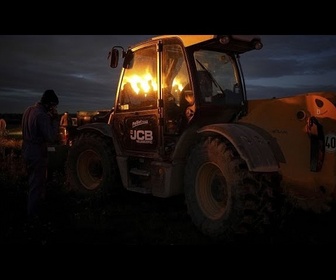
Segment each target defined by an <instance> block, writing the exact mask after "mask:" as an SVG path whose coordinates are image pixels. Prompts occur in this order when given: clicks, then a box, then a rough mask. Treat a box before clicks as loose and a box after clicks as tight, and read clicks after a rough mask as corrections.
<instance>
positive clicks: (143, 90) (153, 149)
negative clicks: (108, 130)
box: [112, 44, 161, 155]
mask: <svg viewBox="0 0 336 280" xmlns="http://www.w3.org/2000/svg"><path fill="white" fill-rule="evenodd" d="M128 55H131V56H132V58H131V59H130V60H129V61H130V63H129V66H128V67H127V68H123V70H122V76H121V80H120V81H119V86H118V94H117V99H116V105H115V112H114V116H113V124H112V125H113V126H114V131H115V132H116V136H117V139H118V141H119V144H120V146H121V147H122V149H123V151H126V153H128V154H144V155H149V154H158V153H159V145H160V130H161V129H160V126H159V119H160V110H159V107H158V103H159V102H158V100H159V92H160V87H159V82H158V81H159V74H160V73H159V71H158V61H159V59H160V55H159V52H158V48H157V44H149V45H146V46H144V47H141V48H138V49H136V50H134V51H133V52H128ZM126 59H129V58H126Z"/></svg>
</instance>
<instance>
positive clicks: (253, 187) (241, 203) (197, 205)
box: [184, 137, 282, 240]
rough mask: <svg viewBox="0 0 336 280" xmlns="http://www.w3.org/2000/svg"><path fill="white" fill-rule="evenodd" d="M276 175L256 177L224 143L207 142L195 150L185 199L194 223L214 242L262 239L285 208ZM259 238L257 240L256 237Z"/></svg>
mask: <svg viewBox="0 0 336 280" xmlns="http://www.w3.org/2000/svg"><path fill="white" fill-rule="evenodd" d="M274 178H277V174H259V175H257V174H253V173H251V172H249V171H248V169H247V165H246V163H245V161H244V160H243V159H242V158H241V157H240V156H239V154H238V153H237V151H236V150H235V148H234V147H233V146H232V145H231V144H230V143H229V142H227V141H225V140H224V139H220V138H212V137H209V138H207V139H206V140H205V141H204V142H202V143H199V144H198V145H196V146H195V147H194V149H193V150H192V152H191V154H190V156H189V159H188V162H187V166H186V172H185V182H184V183H185V198H186V204H187V208H188V213H189V215H190V216H191V219H192V221H193V223H194V224H195V225H196V227H197V228H198V229H199V230H200V231H201V232H202V233H203V234H205V235H207V236H210V237H212V238H216V239H226V240H234V239H235V238H236V237H241V236H244V237H247V236H252V235H253V236H260V234H261V233H264V232H265V229H266V228H268V227H270V225H272V224H273V225H274V223H276V221H277V216H279V213H280V212H279V211H280V209H281V207H282V205H281V204H282V203H280V200H279V199H280V197H282V195H281V191H280V190H279V189H277V188H278V187H279V186H280V184H278V181H277V180H278V179H276V180H275V179H274ZM256 234H257V235H256Z"/></svg>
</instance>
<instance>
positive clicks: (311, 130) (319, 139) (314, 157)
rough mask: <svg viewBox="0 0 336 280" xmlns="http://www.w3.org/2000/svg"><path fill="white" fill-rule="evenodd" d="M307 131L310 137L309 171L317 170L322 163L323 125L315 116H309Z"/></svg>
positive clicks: (323, 148) (323, 147)
mask: <svg viewBox="0 0 336 280" xmlns="http://www.w3.org/2000/svg"><path fill="white" fill-rule="evenodd" d="M307 133H308V135H309V137H310V171H312V172H318V171H320V170H321V168H322V165H323V161H324V154H325V145H324V132H323V126H322V125H321V124H320V123H319V122H318V120H317V119H316V118H315V117H311V118H309V120H308V123H307Z"/></svg>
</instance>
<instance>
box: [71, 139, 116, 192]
mask: <svg viewBox="0 0 336 280" xmlns="http://www.w3.org/2000/svg"><path fill="white" fill-rule="evenodd" d="M66 173H67V182H68V186H69V189H70V190H71V191H73V192H75V193H76V194H78V195H82V196H92V195H96V194H106V193H108V192H110V191H111V190H112V189H115V188H116V185H117V184H116V183H117V182H116V181H117V177H118V176H117V164H116V160H115V152H114V148H113V143H112V141H111V140H110V139H107V138H104V137H101V136H99V135H96V134H90V133H84V134H81V135H79V136H78V137H77V138H76V139H75V141H74V142H73V145H72V146H71V148H70V150H69V152H68V158H67V163H66Z"/></svg>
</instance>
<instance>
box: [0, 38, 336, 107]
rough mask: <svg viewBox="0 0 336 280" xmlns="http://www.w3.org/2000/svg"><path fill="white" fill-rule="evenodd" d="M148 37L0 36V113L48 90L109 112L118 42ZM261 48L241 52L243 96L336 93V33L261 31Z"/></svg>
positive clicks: (67, 103)
mask: <svg viewBox="0 0 336 280" xmlns="http://www.w3.org/2000/svg"><path fill="white" fill-rule="evenodd" d="M152 36H153V35H0V65H1V68H0V113H22V112H23V111H24V109H25V108H26V107H27V106H29V105H32V104H34V103H35V102H37V101H38V100H39V99H40V96H41V94H42V93H43V91H44V90H46V89H49V88H51V89H54V90H55V92H56V93H57V94H58V96H59V98H60V104H59V106H58V110H59V112H60V113H62V112H63V111H69V112H72V113H75V112H76V111H78V110H96V109H110V108H111V107H112V106H113V105H114V103H113V102H114V97H115V91H116V87H117V82H118V78H119V73H120V68H117V69H112V68H110V67H109V65H108V60H107V56H108V52H109V50H110V49H111V48H112V47H113V46H115V45H121V46H123V47H124V48H127V47H128V46H130V45H133V44H135V43H137V42H139V41H142V40H145V39H149V38H151V37H152ZM260 36H261V38H262V41H263V44H264V48H263V49H262V50H260V51H252V52H250V53H246V54H243V55H242V56H241V63H242V66H243V68H244V71H245V72H244V75H245V80H246V86H247V95H248V98H251V99H255V98H271V97H282V96H289V95H292V94H299V93H304V92H313V91H324V90H327V91H336V79H335V77H336V35H260Z"/></svg>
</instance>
